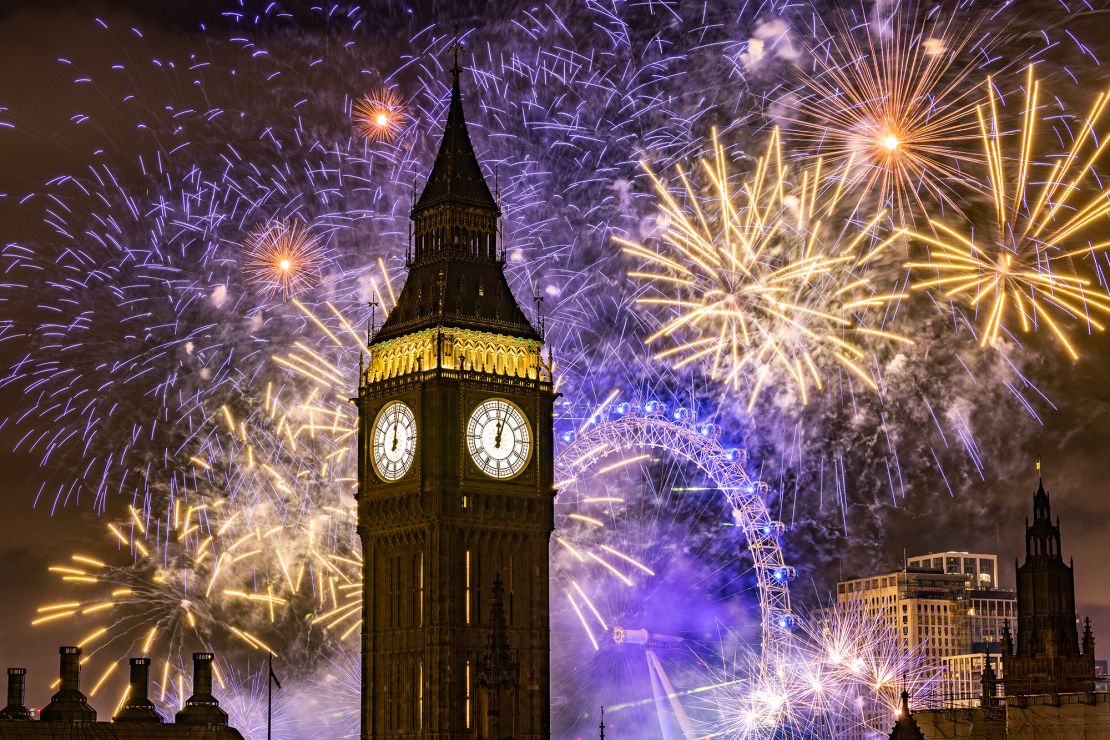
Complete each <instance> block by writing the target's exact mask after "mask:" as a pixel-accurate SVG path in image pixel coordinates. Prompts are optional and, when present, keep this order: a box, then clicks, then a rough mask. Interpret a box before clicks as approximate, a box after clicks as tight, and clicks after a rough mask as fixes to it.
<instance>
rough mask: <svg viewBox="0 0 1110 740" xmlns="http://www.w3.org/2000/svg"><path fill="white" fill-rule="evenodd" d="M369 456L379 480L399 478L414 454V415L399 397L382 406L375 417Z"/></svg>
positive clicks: (410, 462)
mask: <svg viewBox="0 0 1110 740" xmlns="http://www.w3.org/2000/svg"><path fill="white" fill-rule="evenodd" d="M371 444H372V445H373V448H372V450H371V455H370V460H371V461H372V462H373V463H374V472H375V473H377V474H378V477H379V478H381V479H382V480H386V481H393V480H398V479H399V478H401V477H402V476H404V474H405V473H407V472H409V468H410V467H412V461H413V458H414V457H415V456H416V417H415V416H413V413H412V409H410V408H409V407H408V406H406V405H405V404H403V403H401V402H400V401H393V402H392V403H388V404H386V405H385V406H384V407H382V410H381V411H379V412H378V416H377V418H376V419H374V427H373V437H372V442H371Z"/></svg>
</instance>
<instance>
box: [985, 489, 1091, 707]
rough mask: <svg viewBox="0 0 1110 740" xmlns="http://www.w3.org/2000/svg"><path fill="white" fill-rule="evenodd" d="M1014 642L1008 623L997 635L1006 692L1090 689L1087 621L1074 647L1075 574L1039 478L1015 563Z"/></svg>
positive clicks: (1024, 692)
mask: <svg viewBox="0 0 1110 740" xmlns="http://www.w3.org/2000/svg"><path fill="white" fill-rule="evenodd" d="M1014 565H1015V567H1017V602H1018V603H1017V607H1018V623H1017V645H1016V649H1015V646H1014V640H1013V637H1012V635H1011V634H1010V627H1009V623H1007V624H1006V627H1005V631H1004V633H1003V635H1002V675H1003V677H1004V680H1005V684H1006V693H1007V694H1009V695H1015V694H1060V693H1065V692H1081V691H1093V690H1094V679H1095V656H1094V639H1093V637H1092V636H1091V635H1090V623H1089V622H1088V624H1087V629H1086V634H1085V635H1084V641H1083V642H1084V652H1082V653H1081V652H1080V651H1079V633H1078V627H1077V620H1076V611H1075V576H1074V574H1073V572H1072V567H1073V566H1072V565H1071V564H1067V563H1065V562H1064V557H1063V553H1062V550H1061V548H1060V520H1059V519H1057V520H1056V522H1055V523H1053V521H1052V509H1051V506H1050V504H1049V499H1048V492H1047V491H1045V489H1044V483H1043V481H1042V482H1041V483H1040V484H1039V485H1038V486H1037V492H1036V493H1035V494H1033V523H1032V524H1030V523H1029V520H1028V519H1027V520H1026V521H1025V563H1024V564H1023V565H1021V566H1017V563H1016V562H1015V563H1014Z"/></svg>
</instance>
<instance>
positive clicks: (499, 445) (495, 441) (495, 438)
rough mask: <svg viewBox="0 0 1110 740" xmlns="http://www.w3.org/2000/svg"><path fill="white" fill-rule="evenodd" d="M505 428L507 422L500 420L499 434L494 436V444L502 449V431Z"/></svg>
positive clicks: (498, 425)
mask: <svg viewBox="0 0 1110 740" xmlns="http://www.w3.org/2000/svg"><path fill="white" fill-rule="evenodd" d="M504 429H505V422H504V421H498V422H497V436H496V437H494V438H493V446H494V447H496V448H497V449H499V450H500V449H501V432H502V431H503V430H504Z"/></svg>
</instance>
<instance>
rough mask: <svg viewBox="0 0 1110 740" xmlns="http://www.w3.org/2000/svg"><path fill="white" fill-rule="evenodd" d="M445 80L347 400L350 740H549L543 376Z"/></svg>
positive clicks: (458, 101) (548, 453) (550, 517)
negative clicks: (355, 715) (358, 545)
mask: <svg viewBox="0 0 1110 740" xmlns="http://www.w3.org/2000/svg"><path fill="white" fill-rule="evenodd" d="M452 75H453V84H452V90H451V102H450V107H449V110H448V115H447V122H446V124H445V126H444V131H443V139H442V142H441V144H440V148H439V152H438V155H437V157H436V160H435V163H434V165H433V167H432V171H431V174H430V175H429V177H428V180H427V183H426V184H425V185H424V189H423V192H422V193H421V195H420V198H419V199H418V200H417V202H416V204H415V206H414V207H413V210H412V221H413V230H412V237H411V243H410V245H409V249H410V251H409V260H408V278H407V280H406V282H405V286H404V288H403V290H402V291H401V294H400V296H399V297H398V299H397V305H396V306H395V307H394V309H393V310H392V312H391V313H390V315H389V317H388V319H387V320H386V322H385V324H384V325H383V326H382V328H381V329H380V330H379V331H377V332H376V334H374V336H373V338H372V339H371V340H370V341H369V343H368V353H369V358H368V362H367V363H366V365H365V366H364V368H363V369H362V373H361V377H360V382H359V392H358V407H359V443H358V444H359V447H358V450H359V462H358V465H359V489H358V491H359V492H358V498H359V501H358V516H359V534H360V537H361V540H362V549H363V579H364V603H363V623H362V737H364V738H384V737H406V738H485V737H488V736H490V735H492V736H494V737H496V738H497V739H498V740H499V739H500V738H508V737H511V738H541V737H542V738H547V737H549V736H550V719H549V716H550V699H549V695H550V677H549V674H550V668H549V665H550V657H549V655H550V644H549V642H550V641H549V603H548V601H549V597H548V545H549V540H550V536H551V532H552V530H553V528H554V509H553V507H554V494H555V490H554V485H553V480H552V464H553V459H552V458H553V439H552V404H553V402H554V399H555V394H554V391H553V387H552V376H551V360H550V355H549V356H548V357H547V359H546V361H545V359H544V358H543V356H542V354H541V350H542V345H543V339H542V337H541V335H540V333H539V332H538V331H537V330H536V329H535V327H533V325H532V324H531V322H529V321H528V319H527V318H526V317H525V316H524V313H523V312H522V311H521V309H520V307H519V305H518V304H517V302H516V300H515V299H514V297H513V295H512V292H511V291H510V289H509V285H508V282H507V281H506V279H505V275H504V259H503V255H504V247H503V245H502V244H501V242H500V237H499V229H498V226H499V222H500V216H501V212H500V209H499V208H498V205H497V202H496V200H495V199H494V197H493V196H492V195H491V193H490V189H489V186H488V185H487V184H486V181H485V178H484V176H483V174H482V170H481V167H480V165H479V164H478V160H477V157H476V156H475V154H474V149H473V147H472V145H471V142H470V137H469V133H468V131H467V126H466V121H465V119H464V116H463V108H462V95H461V92H460V84H459V68H458V64H457V62H456V65H455V67H454V68H453V69H452ZM487 664H488V665H487ZM491 740H493V739H492V738H491Z"/></svg>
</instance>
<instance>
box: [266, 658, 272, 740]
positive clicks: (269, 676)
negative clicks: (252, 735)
mask: <svg viewBox="0 0 1110 740" xmlns="http://www.w3.org/2000/svg"><path fill="white" fill-rule="evenodd" d="M268 660H269V661H270V662H269V665H268V666H267V668H268V670H267V671H266V740H270V720H271V717H272V712H273V709H274V654H273V653H270V657H269V658H268Z"/></svg>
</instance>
